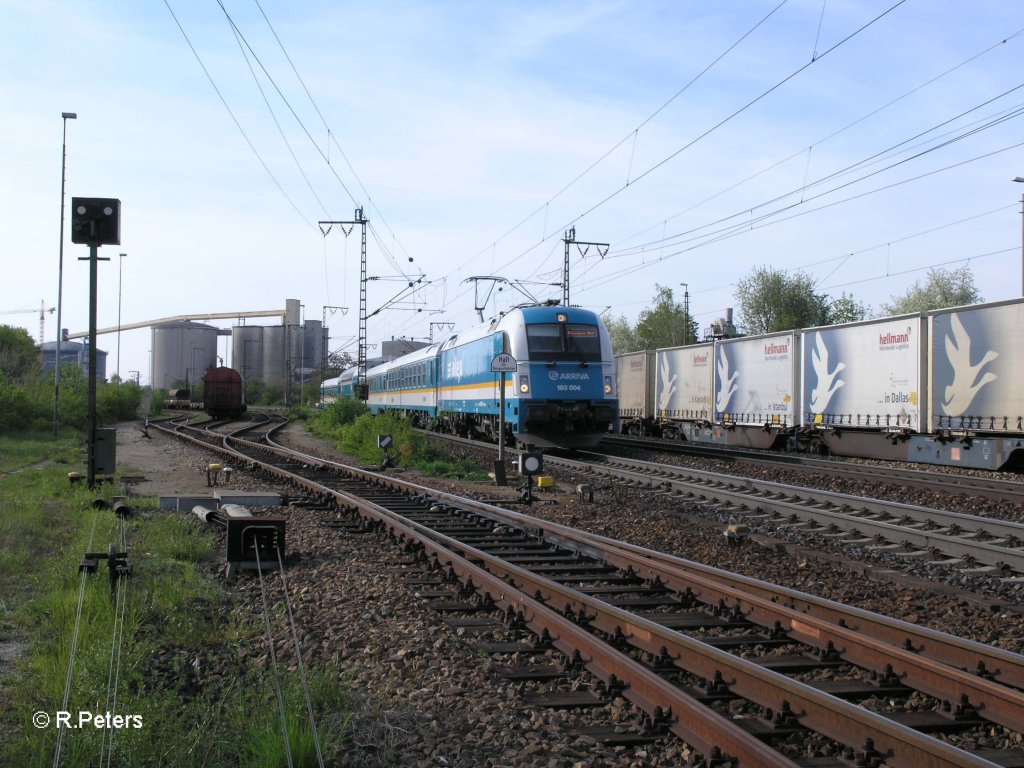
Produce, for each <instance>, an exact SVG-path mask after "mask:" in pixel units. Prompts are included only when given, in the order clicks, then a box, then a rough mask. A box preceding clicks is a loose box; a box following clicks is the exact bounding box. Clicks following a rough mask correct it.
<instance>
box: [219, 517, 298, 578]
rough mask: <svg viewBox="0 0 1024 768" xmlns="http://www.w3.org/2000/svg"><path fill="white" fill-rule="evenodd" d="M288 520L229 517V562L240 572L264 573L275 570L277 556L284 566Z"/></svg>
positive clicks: (279, 518)
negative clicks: (248, 570) (258, 571)
mask: <svg viewBox="0 0 1024 768" xmlns="http://www.w3.org/2000/svg"><path fill="white" fill-rule="evenodd" d="M286 519H287V518H284V517H278V516H272V515H266V516H263V517H229V518H228V519H227V526H228V531H227V533H228V535H227V547H228V558H227V559H228V562H229V563H232V564H234V565H237V566H238V567H239V568H245V569H253V570H254V569H256V568H257V567H258V568H261V569H263V570H265V571H269V570H276V569H277V568H278V552H280V554H281V562H282V563H283V562H284V553H285V552H284V532H285V520H286Z"/></svg>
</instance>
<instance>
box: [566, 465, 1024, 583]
mask: <svg viewBox="0 0 1024 768" xmlns="http://www.w3.org/2000/svg"><path fill="white" fill-rule="evenodd" d="M548 462H549V463H554V464H556V465H562V466H564V467H566V468H569V469H572V470H574V471H577V472H580V473H585V474H608V475H612V476H615V477H619V478H625V479H632V480H634V481H636V482H638V483H640V484H641V485H646V486H648V487H651V486H652V485H653V486H655V487H660V488H661V489H662V490H666V491H668V490H671V491H676V492H678V493H680V494H682V496H683V497H685V498H691V499H696V500H698V501H700V502H702V503H707V498H706V497H708V496H711V497H713V498H714V499H715V500H718V501H722V502H726V503H728V504H730V505H732V506H733V507H734V512H735V514H752V513H753V514H756V513H758V512H762V511H769V512H775V513H777V514H779V515H783V516H791V517H796V518H798V519H803V520H811V521H814V522H815V523H817V524H819V525H821V526H823V527H825V528H829V527H831V526H834V527H835V528H836V529H841V530H846V531H849V532H851V533H861V534H862V535H864V536H867V537H868V538H866V539H865V540H864V541H861V542H853V541H849V540H847V541H846V543H848V544H849V543H863V544H868V543H871V542H872V541H873V540H874V543H875V545H876V546H877V545H879V544H880V543H881V541H888V542H891V543H893V544H895V545H910V546H914V547H916V548H918V549H919V550H922V551H924V552H928V551H941V552H943V553H946V554H948V555H950V556H953V557H957V558H968V557H969V558H973V559H974V560H976V561H977V562H980V563H983V564H985V565H987V566H991V567H993V568H1004V567H1005V568H1007V569H1009V570H1011V571H1013V572H1015V573H1018V574H1021V573H1024V548H1012V547H1008V546H1007V547H1004V546H1001V545H1000V543H999V542H1002V541H1005V542H1008V543H1024V525H1021V524H1020V523H1009V522H1006V521H1001V520H995V519H993V518H986V517H976V516H973V515H959V514H956V513H953V512H944V511H941V510H933V509H929V508H927V507H913V506H911V505H907V504H896V503H894V502H885V501H879V500H875V499H865V498H863V497H858V496H849V495H846V494H837V493H832V492H828V491H815V490H814V489H809V488H804V487H801V486H787V485H783V484H781V483H772V482H768V481H755V480H750V479H747V478H736V477H732V476H729V475H716V474H715V473H708V472H703V471H697V470H690V471H688V470H685V469H683V470H682V471H681V472H673V471H670V470H673V469H675V468H667V467H664V466H661V465H655V466H656V467H657V469H656V470H649V471H641V470H637V469H626V467H627V466H630V464H629V463H628V462H625V461H623V460H618V459H617V460H615V462H612V463H611V468H607V469H606V468H604V467H605V465H598V466H594V465H593V464H588V463H586V462H584V461H577V460H574V459H564V458H557V459H556V458H550V459H548ZM615 464H618V465H619V466H615ZM679 475H682V477H680V476H679ZM784 495H788V496H789V498H779V497H780V496H784ZM795 499H796V500H795ZM815 504H819V505H824V504H831V505H833V506H834V507H835V509H825V508H822V507H821V506H812V505H815ZM858 504H859V505H861V507H862V509H865V510H867V511H870V512H875V513H876V514H882V513H885V514H887V515H888V516H889V517H890V518H892V519H910V520H914V521H915V525H899V524H897V523H894V522H886V521H884V520H877V519H872V518H871V517H864V516H862V515H860V514H851V513H849V512H845V511H841V510H843V509H845V508H850V507H852V506H853V505H858ZM897 512H898V513H900V514H901V515H902V517H900V518H897V515H896V513H897ZM929 515H930V516H931V517H929ZM936 521H941V522H936ZM928 522H933V523H935V524H937V525H939V526H940V527H939V528H937V529H936V530H925V529H923V528H922V527H919V526H920V525H925V524H927V523H928ZM953 526H959V527H961V528H962V529H965V530H968V531H969V534H968V535H976V536H979V537H980V536H993V539H992V540H988V541H986V540H983V539H978V540H972V539H969V538H967V537H966V536H957V535H953V534H952V533H944V532H943V531H952V530H954V528H953ZM982 526H987V528H983V527H982ZM990 531H998V532H999V533H998V534H993V533H990Z"/></svg>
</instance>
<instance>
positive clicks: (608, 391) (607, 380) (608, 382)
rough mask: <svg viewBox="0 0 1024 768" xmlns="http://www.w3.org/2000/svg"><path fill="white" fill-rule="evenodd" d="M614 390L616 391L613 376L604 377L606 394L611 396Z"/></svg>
mask: <svg viewBox="0 0 1024 768" xmlns="http://www.w3.org/2000/svg"><path fill="white" fill-rule="evenodd" d="M613 389H614V387H613V385H612V377H611V376H605V377H604V393H605V394H606V395H610V394H611V393H612V390H613Z"/></svg>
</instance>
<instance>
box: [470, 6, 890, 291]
mask: <svg viewBox="0 0 1024 768" xmlns="http://www.w3.org/2000/svg"><path fill="white" fill-rule="evenodd" d="M905 2H906V0H898V2H896V3H894V4H893V5H891V6H890V7H889V8H887V9H886V10H884V11H882V12H881V13H879V14H877V15H876V16H875V17H873V18H872V19H871V20H869V21H868V22H866V23H864V24H862V25H861V26H860V27H858V28H857V29H855V30H854V31H853V32H850V33H849V34H848V35H846V36H845V37H844V38H842V39H841V40H839V41H838V42H837V43H835V44H834V45H832V46H831V47H829V48H828V49H827V50H825V51H824V52H823V53H822V54H821V55H819V56H818V57H817V58H816V59H814V60H813V61H809V62H807V63H805V64H803V65H801V66H800V67H798V68H797V69H795V70H794V71H793V72H791V73H789V74H788V75H786V76H785V77H784V78H782V79H781V80H779V81H778V82H776V83H775V84H774V85H772V86H771V87H769V88H767V89H766V90H764V91H762V92H761V93H760V94H759V95H758V96H756V97H754V98H753V99H751V100H749V101H748V102H746V103H745V104H744V105H743V106H741V107H739V108H737V109H736V110H734V111H733V112H732V113H730V114H729V115H728V116H726V117H725V118H723V119H721V120H719V121H718V122H717V123H715V124H714V125H712V126H711V127H710V128H707V129H706V130H704V131H703V132H702V133H700V134H699V135H698V136H696V137H695V138H693V139H691V140H690V141H688V142H687V143H686V144H684V145H683V146H682V147H680V148H679V149H677V150H675V151H674V152H672V153H671V154H669V155H668V156H666V157H664V158H663V159H661V160H660V161H658V162H657V163H655V164H654V165H652V166H650V167H649V168H647V170H645V171H643V172H642V173H640V174H639V175H637V176H636V177H634V178H633V179H632V180H631V181H630V183H629V184H623V185H621V186H619V187H617V188H616V189H615V190H613V191H612V192H611V193H610V194H607V195H606V196H604V197H603V198H601V199H600V200H599V201H598V202H596V203H594V204H592V205H591V206H590V207H588V208H586V209H585V210H584V211H583V212H582V213H580V214H578V215H576V216H574V217H572V218H571V219H570V220H568V221H565V222H564V223H562V224H561V225H560V226H558V227H556V228H554V229H553V230H552V231H551V232H550V234H546V235H545V234H542V237H541V239H540V241H539V242H536V243H534V244H533V245H531V246H529V247H528V248H526V249H525V250H523V251H521V252H519V253H517V254H516V255H514V256H513V257H512V258H511V259H509V260H508V261H506V262H505V263H504V264H502V265H500V266H499V267H498V270H497V271H498V272H501V271H502V270H505V269H507V268H509V267H511V266H512V265H513V264H515V263H516V262H518V261H519V260H520V259H522V258H523V257H524V256H526V255H528V254H529V253H531V252H532V251H533V250H534V249H535V248H537V247H538V246H539V245H541V244H542V243H544V242H545V241H547V240H549V239H551V238H554V237H555V236H556V234H558V233H560V232H562V231H564V230H566V229H567V228H568V227H570V226H572V225H574V224H576V223H578V222H579V221H580V220H581V219H583V218H585V217H586V216H588V215H589V214H591V213H593V212H594V211H596V210H597V209H599V208H600V207H602V206H603V205H605V204H606V203H608V202H610V201H611V200H612V199H614V198H615V197H617V196H618V195H619V194H621V193H622V192H623V191H625V190H626V189H629V188H632V187H634V186H635V185H636V183H637V182H639V181H641V180H642V179H644V178H646V177H648V176H649V175H650V174H652V173H653V172H654V171H656V170H657V169H659V168H661V167H662V166H664V165H665V164H666V163H668V162H670V161H671V160H673V159H674V158H676V157H678V156H679V155H680V154H682V153H683V152H685V151H686V150H688V149H690V148H692V147H693V146H694V145H696V144H697V143H699V142H700V141H702V140H703V139H704V138H706V137H707V136H709V135H711V134H712V133H714V132H715V131H717V130H718V129H719V128H721V127H723V126H724V125H726V124H728V123H729V122H730V121H732V120H733V119H735V118H737V117H738V116H739V115H741V114H743V113H744V112H745V111H747V110H748V109H749V108H750V107H752V106H754V105H755V104H757V103H758V102H760V101H762V100H763V99H764V98H766V97H767V96H769V95H770V94H771V93H773V92H774V91H776V90H778V89H779V88H781V87H782V86H783V85H785V84H786V83H787V82H789V81H790V80H792V79H793V78H795V77H797V76H798V75H799V74H801V73H802V72H804V71H805V70H807V69H808V68H809V67H811V66H813V65H814V64H816V63H817V62H818V61H821V60H822V59H823V58H825V57H826V56H828V55H829V54H831V53H833V52H834V51H836V50H837V49H839V48H840V47H841V46H843V45H845V44H846V43H848V42H849V41H850V40H852V39H854V38H855V37H856V36H858V35H859V34H861V33H862V32H864V31H865V30H867V29H869V28H870V27H871V26H873V25H874V24H876V23H878V22H879V21H880V20H881V19H883V18H884V17H886V16H888V15H889V14H890V13H892V12H893V11H894V10H895V9H896V8H898V7H899V6H901V5H903V4H904V3H905ZM631 135H632V132H631V133H630V134H629V135H627V137H626V139H624V140H623V141H625V140H628V138H629V137H630V136H631ZM620 145H621V142H620ZM543 207H544V206H541V208H543ZM537 210H538V211H539V210H540V208H538V209H537ZM534 213H536V211H535V212H534ZM532 215H534V214H531V216H532ZM517 226H518V225H517ZM503 237H504V236H503ZM495 242H497V241H495ZM487 247H488V248H490V247H491V246H490V245H488V246H487ZM485 250H486V249H485ZM456 271H457V270H456ZM464 294H465V292H464V291H461V292H460V293H459V294H458V295H457V296H456V298H458V297H461V296H462V295H464Z"/></svg>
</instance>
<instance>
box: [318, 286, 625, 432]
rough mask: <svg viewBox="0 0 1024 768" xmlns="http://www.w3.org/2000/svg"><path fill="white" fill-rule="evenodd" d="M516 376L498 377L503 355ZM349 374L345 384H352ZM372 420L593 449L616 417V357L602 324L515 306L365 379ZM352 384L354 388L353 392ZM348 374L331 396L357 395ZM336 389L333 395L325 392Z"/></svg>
mask: <svg viewBox="0 0 1024 768" xmlns="http://www.w3.org/2000/svg"><path fill="white" fill-rule="evenodd" d="M502 353H505V354H509V355H511V356H512V357H513V358H515V361H516V370H515V372H513V373H507V374H505V375H504V377H505V412H504V414H501V413H500V401H501V393H500V391H499V387H500V382H501V381H502V374H500V373H493V372H492V371H491V363H492V361H493V360H494V357H495V356H496V355H498V354H502ZM346 376H347V377H348V378H347V379H346ZM366 378H367V384H368V385H369V399H368V400H367V404H368V405H369V407H370V410H371V412H374V413H379V412H382V411H396V412H399V413H401V414H403V415H406V416H409V417H412V418H413V419H414V420H415V421H416V422H417V423H418V424H420V425H422V426H430V427H432V428H435V429H438V430H441V431H445V432H451V433H453V434H458V435H464V436H472V437H484V438H489V439H492V440H497V439H498V430H499V429H501V428H502V427H501V425H504V429H505V430H506V437H507V438H508V439H509V442H510V443H511V442H512V441H516V442H518V443H520V444H522V445H535V446H538V447H558V448H582V447H589V446H593V445H595V444H596V443H597V442H598V440H600V439H601V437H602V436H603V435H605V434H606V433H607V432H608V431H609V429H610V428H612V427H613V426H615V424H616V421H617V418H618V399H617V396H616V389H615V358H614V356H613V354H612V345H611V339H610V338H609V336H608V331H607V329H606V328H605V326H604V323H603V322H601V318H600V317H599V316H598V315H597V314H595V313H594V312H591V311H590V310H586V309H580V308H577V307H564V306H559V305H555V304H547V305H532V306H522V307H516V308H515V309H512V310H509V311H508V312H506V313H505V314H503V315H501V316H500V317H497V318H494V319H492V320H491V321H489V322H487V323H485V324H483V325H480V326H478V327H476V328H472V329H470V330H467V331H464V332H462V333H457V334H453V335H452V336H450V337H449V338H447V339H445V340H444V341H440V342H436V343H434V344H431V345H430V346H427V347H423V348H422V349H418V350H416V351H415V352H412V353H410V354H407V355H404V356H402V357H399V358H397V359H395V360H392V361H390V362H387V363H383V364H381V365H378V366H375V367H373V368H371V369H370V370H368V371H367V374H366ZM346 385H347V386H346ZM351 386H352V377H351V375H350V372H349V371H346V372H345V373H343V374H342V376H341V377H339V378H338V379H332V380H330V381H329V382H324V387H325V392H324V394H325V398H326V397H338V396H344V395H345V394H346V393H350V392H351ZM328 390H329V391H328Z"/></svg>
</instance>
